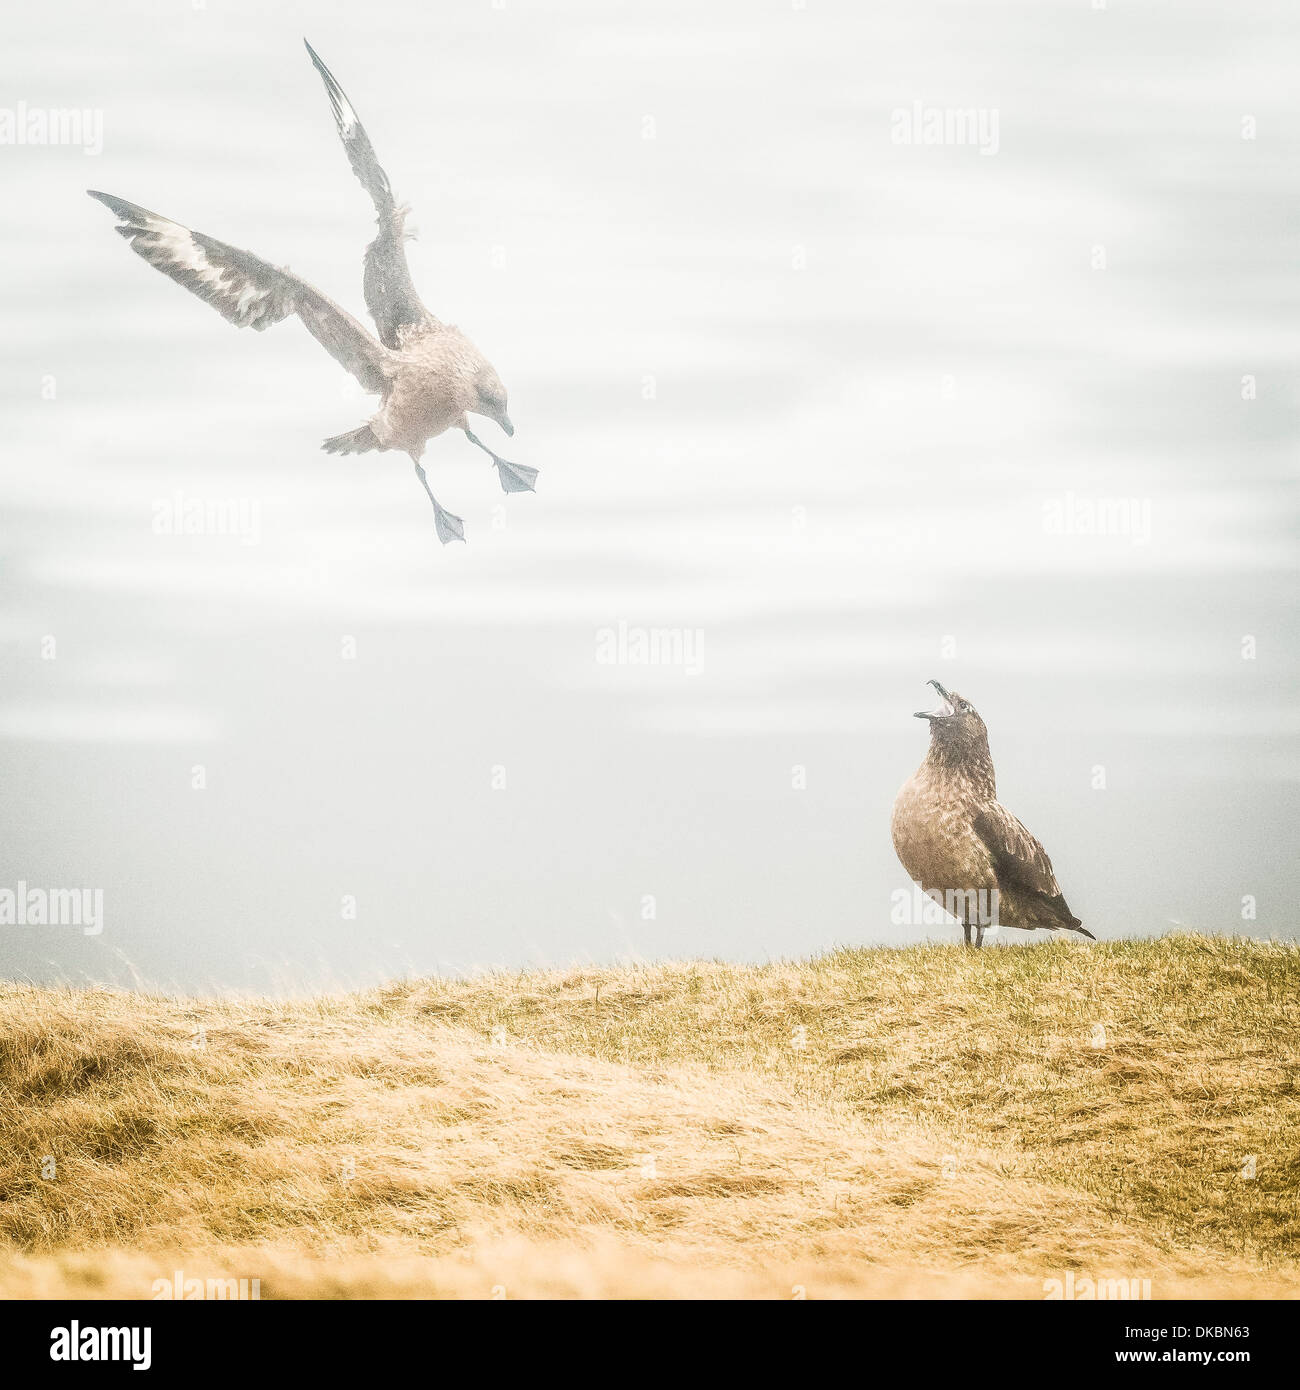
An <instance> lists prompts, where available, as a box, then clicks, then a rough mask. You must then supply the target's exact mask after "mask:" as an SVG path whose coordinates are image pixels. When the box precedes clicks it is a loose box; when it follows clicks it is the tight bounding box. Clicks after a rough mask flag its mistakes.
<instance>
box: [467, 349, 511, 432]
mask: <svg viewBox="0 0 1300 1390" xmlns="http://www.w3.org/2000/svg"><path fill="white" fill-rule="evenodd" d="M469 408H470V410H472V411H473V412H474V414H475V415H483V416H486V418H487V419H489V420H495V421H496V422H497V424H498V425H500V426H501V428H502V429H503V430H505V432H506V434H507V435H512V434H514V432H515V427H514V426H513V425H512V424H511V423H510V416H509V415H508V414H507V413H506V388H505V386H504V385H502V382H501V378H500V377H499V376H498V375H497V374H496V370H495V369H494V368H493V367H492V365H491V364H490V363H488V362H484V363H483V365H482V366H481V367H480V368H479V369H478V372H477V374H476V375H475V377H474V403H473V404H472V405H471V406H470V407H469Z"/></svg>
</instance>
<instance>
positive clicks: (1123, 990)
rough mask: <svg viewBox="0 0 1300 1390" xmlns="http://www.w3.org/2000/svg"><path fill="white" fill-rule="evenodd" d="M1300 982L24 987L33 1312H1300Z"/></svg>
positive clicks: (1218, 946)
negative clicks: (161, 1285)
mask: <svg viewBox="0 0 1300 1390" xmlns="http://www.w3.org/2000/svg"><path fill="white" fill-rule="evenodd" d="M1298 986H1300V952H1297V950H1296V949H1295V948H1294V947H1291V946H1285V945H1278V944H1269V943H1262V942H1254V941H1241V940H1226V939H1217V938H1216V939H1209V938H1203V937H1193V936H1182V937H1169V938H1164V939H1162V940H1158V941H1148V942H1124V943H1115V944H1105V945H1099V946H1096V947H1087V946H1084V947H1080V946H1077V945H1075V944H1074V943H1073V942H1053V943H1048V944H1045V945H1041V946H1033V947H1028V948H1019V949H1008V950H985V951H982V952H974V951H964V950H962V949H959V948H947V947H918V948H912V949H907V950H855V951H841V952H836V953H834V954H832V955H828V956H824V957H820V958H818V959H815V960H812V961H808V962H801V963H791V964H775V965H768V966H762V967H750V966H735V965H723V964H711V963H693V964H670V965H659V966H632V967H625V968H620V969H601V970H589V969H584V970H566V971H555V972H533V973H524V974H518V975H492V976H488V977H484V978H482V979H478V980H473V981H468V982H456V983H449V982H446V981H428V980H420V981H408V982H402V983H399V984H393V985H390V986H387V987H385V988H383V989H379V990H374V991H370V992H366V993H361V994H354V995H343V996H338V997H322V998H316V999H312V1000H308V1001H295V1002H279V1001H272V1000H266V999H240V1000H232V999H166V998H159V997H154V996H148V995H141V994H129V993H124V992H115V991H107V990H98V989H92V990H65V989H49V988H33V987H29V986H22V985H3V986H0V1295H7V1296H11V1297H15V1296H16V1297H44V1296H50V1295H64V1294H75V1295H88V1294H89V1295H94V1294H103V1295H106V1296H116V1297H132V1296H137V1297H149V1296H150V1294H151V1289H152V1284H153V1281H154V1280H155V1279H159V1278H166V1277H169V1276H170V1275H171V1274H172V1271H173V1270H176V1269H180V1270H182V1271H183V1272H184V1274H185V1275H186V1276H187V1277H197V1278H201V1277H207V1276H213V1275H218V1274H220V1275H225V1276H233V1277H236V1278H238V1277H243V1278H249V1279H252V1278H257V1279H259V1280H260V1281H261V1294H262V1297H273V1296H281V1297H368V1296H380V1297H424V1296H431V1295H434V1296H451V1297H484V1298H486V1297H493V1296H506V1297H525V1296H553V1297H707V1296H744V1297H778V1298H789V1297H792V1296H797V1292H798V1291H803V1293H804V1294H805V1295H806V1296H807V1297H810V1298H816V1297H846V1296H847V1297H859V1296H873V1297H874V1296H883V1297H888V1296H922V1297H933V1296H957V1297H971V1296H994V1297H1014V1296H1023V1297H1038V1298H1041V1297H1042V1296H1043V1289H1044V1281H1045V1280H1046V1279H1051V1278H1063V1277H1064V1274H1065V1272H1066V1271H1067V1270H1074V1271H1075V1272H1076V1275H1079V1276H1084V1275H1086V1276H1092V1277H1097V1276H1102V1277H1108V1278H1119V1277H1123V1278H1139V1279H1150V1280H1151V1284H1152V1293H1153V1295H1154V1296H1156V1297H1161V1296H1173V1295H1180V1294H1192V1295H1205V1296H1211V1295H1221V1296H1240V1297H1268V1296H1277V1295H1285V1296H1294V1295H1295V1294H1296V1292H1297V1291H1298V1290H1300V1270H1298V1269H1297V1265H1296V1256H1297V1253H1298V1251H1300V1207H1298V1204H1297V1193H1298V1192H1300V1183H1298V1182H1297V1179H1300V1159H1298V1158H1297V1153H1296V1134H1297V1132H1298V1121H1300V1094H1298V1091H1297V1076H1300V1071H1298V1068H1300V1051H1298V1049H1297V1028H1296V1024H1297V1021H1300V988H1298ZM1098 1027H1100V1029H1101V1030H1102V1031H1101V1032H1098V1031H1097V1030H1098ZM200 1028H201V1029H202V1036H201V1037H196V1032H197V1030H199V1029H200ZM1251 1155H1254V1156H1255V1169H1254V1171H1255V1176H1254V1177H1253V1178H1249V1177H1246V1176H1243V1169H1244V1168H1245V1165H1246V1164H1247V1161H1248V1159H1249V1157H1250V1156H1251ZM50 1159H52V1160H53V1168H52V1169H51V1166H50V1163H49V1160H50Z"/></svg>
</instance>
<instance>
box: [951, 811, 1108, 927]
mask: <svg viewBox="0 0 1300 1390" xmlns="http://www.w3.org/2000/svg"><path fill="white" fill-rule="evenodd" d="M975 833H976V834H977V835H978V836H979V837H980V839H981V840H982V841H983V842H984V845H985V847H986V848H987V849H988V852H989V857H990V858H991V859H992V860H993V871H994V873H995V874H996V875H997V880H998V887H999V889H1001V890H1003V891H1004V892H1009V893H1015V894H1016V895H1017V896H1018V897H1020V898H1022V899H1029V900H1030V901H1032V903H1033V904H1034V906H1035V907H1037V908H1038V909H1039V910H1040V911H1041V912H1042V914H1043V919H1044V922H1043V925H1044V926H1057V927H1067V928H1069V929H1071V930H1074V931H1083V928H1082V926H1081V925H1080V922H1079V919H1078V918H1077V917H1076V916H1074V914H1073V913H1072V912H1071V911H1070V909H1069V907H1068V906H1067V905H1066V902H1065V898H1064V897H1063V896H1062V893H1061V885H1060V884H1059V883H1057V881H1056V874H1055V873H1054V872H1053V871H1052V861H1051V860H1050V859H1049V858H1048V857H1047V851H1046V850H1045V849H1044V848H1043V847H1042V845H1040V844H1039V843H1038V841H1037V840H1036V839H1035V838H1034V837H1033V836H1032V835H1031V834H1030V833H1029V831H1028V830H1026V829H1025V827H1024V826H1023V825H1022V824H1021V823H1020V822H1019V821H1018V820H1017V819H1016V818H1015V816H1013V815H1012V814H1011V812H1010V811H1008V810H1007V809H1006V807H1005V806H1003V805H1001V804H1000V803H996V802H995V803H994V804H993V805H992V806H986V807H984V808H983V809H982V810H981V811H980V812H979V813H978V814H977V815H976V816H975ZM1083 934H1084V935H1085V936H1091V935H1092V933H1091V932H1088V931H1083Z"/></svg>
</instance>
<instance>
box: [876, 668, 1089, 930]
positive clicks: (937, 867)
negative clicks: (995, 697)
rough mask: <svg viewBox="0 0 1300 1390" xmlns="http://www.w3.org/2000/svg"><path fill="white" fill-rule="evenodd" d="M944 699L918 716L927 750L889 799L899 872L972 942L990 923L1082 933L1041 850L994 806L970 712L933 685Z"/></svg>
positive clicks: (981, 732)
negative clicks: (925, 725) (924, 724)
mask: <svg viewBox="0 0 1300 1390" xmlns="http://www.w3.org/2000/svg"><path fill="white" fill-rule="evenodd" d="M930 684H931V685H932V686H934V688H935V689H936V690H937V691H938V692H939V698H940V700H941V701H942V703H941V704H940V706H939V708H938V709H935V710H918V711H917V713H916V716H915V717H916V718H917V719H928V720H929V721H930V751H929V752H928V753H927V754H926V755H925V761H924V762H923V763H922V764H921V766H920V767H919V768H917V770H916V771H915V772H914V773H913V774H912V776H911V778H910V779H909V780H908V781H907V782H906V783H904V785H903V789H902V790H901V791H900V792H899V793H898V797H897V799H896V800H895V801H894V814H893V819H892V822H891V826H890V828H891V830H892V832H893V837H894V849H895V851H896V852H897V854H898V857H899V859H900V860H902V863H903V867H904V868H905V869H906V870H907V872H908V873H909V874H910V875H911V877H912V878H914V879H915V880H916V881H917V883H919V884H920V885H921V890H922V891H923V892H924V893H926V894H927V895H928V896H929V897H931V898H933V899H934V900H935V901H936V902H939V903H942V904H943V905H944V907H945V908H946V909H947V910H948V911H949V912H950V913H952V915H953V916H954V917H957V918H958V919H959V920H960V921H961V924H962V930H963V932H964V933H965V936H966V944H967V945H968V946H969V945H970V940H971V927H972V926H974V927H975V945H976V946H982V945H983V944H984V931H985V928H986V927H989V926H1003V927H1020V928H1021V929H1022V930H1024V931H1036V930H1038V929H1040V928H1041V929H1043V930H1048V931H1052V930H1065V931H1075V932H1078V933H1079V934H1080V935H1081V936H1086V937H1087V938H1088V939H1089V940H1090V941H1095V940H1096V939H1097V938H1096V937H1094V936H1093V934H1092V933H1091V932H1090V931H1088V930H1087V929H1086V928H1085V927H1084V926H1083V925H1082V923H1081V922H1080V921H1079V919H1078V918H1077V917H1075V916H1074V915H1073V914H1072V913H1071V912H1070V909H1069V908H1068V907H1067V906H1066V902H1065V899H1064V897H1062V896H1061V885H1060V884H1059V883H1057V881H1056V875H1055V874H1054V873H1053V872H1052V861H1051V860H1050V859H1048V857H1047V851H1046V850H1045V849H1044V848H1043V847H1042V845H1040V844H1039V843H1038V841H1037V840H1036V839H1034V837H1033V836H1032V835H1031V834H1030V833H1029V831H1028V830H1026V829H1025V827H1024V826H1023V825H1021V823H1020V822H1019V821H1018V820H1017V819H1016V818H1015V816H1013V815H1012V814H1011V812H1010V811H1008V810H1007V808H1006V807H1005V806H1003V805H1002V803H1001V802H1000V801H998V799H997V789H996V786H995V784H994V779H993V759H992V758H991V757H990V756H989V734H988V730H987V729H986V728H985V727H984V721H983V720H982V719H981V718H980V717H979V715H978V714H977V713H976V712H975V707H974V706H973V705H971V704H969V703H968V702H967V701H966V700H963V699H962V697H961V696H960V695H958V694H957V693H956V692H955V691H949V690H945V689H944V688H943V686H941V685H940V684H939V682H938V681H931V682H930Z"/></svg>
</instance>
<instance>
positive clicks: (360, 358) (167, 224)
mask: <svg viewBox="0 0 1300 1390" xmlns="http://www.w3.org/2000/svg"><path fill="white" fill-rule="evenodd" d="M304 42H306V41H305V40H304ZM307 52H308V53H309V54H311V60H312V62H313V63H314V64H315V66H316V70H317V72H319V73H320V75H321V80H322V81H323V82H324V83H325V90H326V92H327V93H328V95H329V99H330V105H331V106H332V107H333V109H334V120H335V124H336V125H337V126H338V132H339V138H340V139H341V140H342V141H343V148H344V150H345V151H346V152H347V156H348V162H349V163H350V164H351V166H352V170H353V172H354V173H355V174H356V176H357V178H358V179H360V181H361V184H362V186H363V187H364V188H365V190H366V192H367V193H369V194H370V198H371V201H372V202H373V203H374V205H375V212H376V213H377V214H378V221H379V234H378V236H376V237H375V239H374V241H372V242H371V243H370V245H369V246H368V247H367V248H366V259H365V274H364V280H363V288H364V292H365V299H366V308H367V309H369V311H370V314H371V317H372V318H373V319H374V320H375V327H376V328H377V329H378V331H379V338H378V340H376V339H375V338H374V337H373V336H372V335H371V334H370V332H369V331H368V330H367V329H366V328H365V327H364V326H363V325H362V324H360V323H358V322H357V320H356V319H354V318H353V317H352V315H351V314H349V313H348V312H347V311H346V310H345V309H341V308H340V307H339V306H338V305H337V304H335V303H334V301H333V300H332V299H329V298H327V297H326V296H325V295H323V294H322V293H321V292H320V291H319V290H318V289H316V288H315V287H314V286H312V285H309V284H308V283H307V281H305V280H303V279H300V278H299V277H298V276H297V275H294V274H293V273H292V272H291V271H289V270H286V269H283V268H280V267H276V266H273V265H270V264H268V263H267V262H266V261H263V260H260V259H259V258H258V257H257V256H254V255H252V254H251V253H249V252H248V251H241V250H239V249H238V248H237V247H234V246H228V245H226V243H225V242H222V241H217V240H216V239H215V238H214V237H210V236H205V235H204V234H203V233H202V232H195V231H191V230H190V229H189V228H188V227H183V226H182V225H181V224H180V223H179V222H172V221H170V220H168V219H167V218H165V217H160V216H159V215H158V214H157V213H156V212H150V211H149V209H148V208H142V207H139V206H138V205H137V204H135V203H128V202H127V201H126V200H125V199H124V198H116V197H114V196H113V195H112V194H111V193H99V192H96V191H95V190H94V189H87V190H86V191H87V192H88V193H89V194H90V196H91V197H92V198H98V199H99V201H100V202H101V203H103V204H104V206H105V207H107V208H109V209H111V210H112V211H113V212H114V213H116V214H117V217H118V219H119V221H120V225H119V226H118V228H117V230H118V231H119V232H120V233H121V234H122V235H123V236H124V237H125V238H126V240H127V241H128V242H129V243H130V245H131V249H132V250H133V251H134V252H135V253H136V254H137V255H138V256H141V257H143V258H144V259H145V260H146V261H148V262H149V264H150V265H151V266H153V267H154V268H155V269H156V270H160V271H162V273H163V274H164V275H166V276H168V277H169V278H170V279H172V280H175V281H176V283H177V284H178V285H183V286H184V287H185V288H186V289H187V290H189V291H191V292H192V293H193V294H196V295H198V297H199V298H200V299H202V300H203V301H204V302H205V303H207V304H211V305H212V307H213V308H214V309H215V310H216V311H217V312H218V313H219V314H220V315H221V316H222V317H223V318H224V319H226V321H227V322H229V323H233V324H234V325H235V326H236V327H237V328H254V329H257V330H258V331H259V332H260V331H262V330H263V329H266V328H269V327H270V326H271V325H272V324H276V323H279V322H281V320H283V319H286V318H288V317H289V315H290V314H297V316H298V317H299V318H300V319H301V320H302V322H303V323H304V325H306V328H307V331H308V332H309V333H310V334H311V335H312V337H313V338H315V339H316V341H317V342H318V343H319V344H320V345H321V346H322V347H323V348H324V349H325V351H326V352H328V353H329V355H330V356H331V357H332V358H333V359H334V360H335V361H336V362H337V363H338V364H339V365H340V366H341V367H343V368H345V369H346V370H347V371H349V372H351V374H352V375H353V376H354V377H355V378H356V379H357V381H358V382H360V384H361V386H362V388H363V389H364V390H366V391H369V392H371V393H372V394H373V395H377V396H380V397H382V403H381V405H380V408H379V410H378V411H377V412H376V413H375V414H374V415H373V416H371V418H370V419H369V420H368V421H367V422H366V423H365V424H364V425H362V426H360V427H359V428H358V429H355V430H350V431H348V433H346V434H340V435H335V436H334V437H333V438H332V439H327V440H326V441H325V443H324V444H323V445H322V446H321V447H322V448H323V449H324V450H325V451H326V452H327V453H332V454H363V453H369V452H371V451H372V450H384V449H399V450H401V451H402V452H404V453H407V454H409V455H410V456H411V460H412V462H413V463H414V464H415V471H416V474H417V476H418V477H419V479H420V482H421V484H422V485H423V487H424V490H425V492H426V493H428V495H429V500H430V502H432V503H433V514H434V524H435V526H436V527H437V531H438V538H439V539H440V540H441V541H442V542H443V544H444V545H445V544H446V543H447V542H448V541H452V540H462V541H463V540H464V539H465V524H464V522H463V521H462V520H461V519H460V517H458V516H455V515H453V514H452V513H451V512H448V511H446V510H445V509H444V508H443V507H441V506H440V505H439V503H438V501H437V499H436V498H435V497H434V495H433V493H432V491H430V488H429V480H428V478H427V477H426V476H425V472H424V469H423V467H422V466H421V464H420V458H421V456H422V455H423V453H424V447H425V445H426V444H427V443H428V442H429V440H430V439H434V438H436V437H437V436H438V435H440V434H442V433H443V432H444V431H445V430H449V429H458V430H463V431H464V433H465V436H466V437H467V438H468V439H469V441H470V442H471V443H472V444H476V445H477V446H478V447H479V448H480V449H482V450H483V451H484V453H486V454H488V455H489V456H490V457H491V459H492V462H493V464H494V465H495V466H496V469H497V473H498V475H499V477H500V479H501V487H502V490H503V491H505V492H532V491H533V490H534V483H535V482H536V479H537V470H536V469H535V468H528V467H526V466H525V465H524V464H519V463H511V462H509V461H508V460H507V459H503V458H501V457H500V456H499V455H497V454H495V453H493V452H492V450H491V449H489V448H488V446H487V445H486V444H484V443H483V441H482V440H481V439H479V438H478V437H477V436H476V435H475V434H474V432H473V431H472V430H471V429H470V427H469V421H468V418H467V417H468V415H470V414H476V415H482V416H484V417H486V418H487V419H489V420H494V421H495V422H496V423H497V424H498V425H500V426H501V428H502V429H503V430H504V431H505V432H506V434H507V435H512V434H514V426H513V425H512V424H511V423H510V416H509V414H508V413H507V410H506V388H505V387H504V386H503V385H502V384H501V378H500V377H499V376H498V375H497V373H496V371H495V369H494V368H493V366H492V364H491V363H490V362H489V361H488V360H487V358H486V357H484V356H483V354H482V353H481V352H480V351H479V350H478V348H476V347H475V346H474V344H473V343H472V342H470V340H469V339H468V338H467V337H466V336H465V335H464V334H463V333H462V332H461V331H460V329H458V328H456V327H454V326H453V325H451V324H444V323H440V322H439V321H438V320H437V319H436V318H434V316H433V315H432V314H431V313H430V312H429V311H428V310H427V309H426V308H425V307H424V305H423V304H422V303H421V302H420V297H419V295H417V294H416V292H415V287H414V285H413V284H412V283H411V273H410V270H409V268H408V267H407V264H406V250H405V245H404V243H405V241H406V239H407V236H408V233H407V232H406V231H405V220H406V209H405V208H404V207H399V206H398V205H397V203H396V201H395V200H394V198H393V192H392V189H391V188H390V187H389V184H388V176H387V175H386V174H385V173H384V171H383V169H382V168H381V167H380V164H379V161H378V160H377V159H376V158H375V152H374V149H373V147H372V146H371V144H370V139H369V137H368V136H367V135H366V132H365V130H364V129H363V128H362V125H361V122H360V121H359V120H358V119H357V113H356V112H355V111H354V110H353V109H352V105H351V103H350V102H349V101H348V99H347V97H346V96H345V95H344V94H343V89H342V87H340V86H339V84H338V83H337V82H336V81H335V80H334V77H333V74H332V73H331V72H330V71H329V69H328V68H327V67H326V66H325V64H324V63H322V62H321V60H320V59H319V58H318V57H317V56H316V54H315V52H313V50H312V47H311V45H310V44H307Z"/></svg>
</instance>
